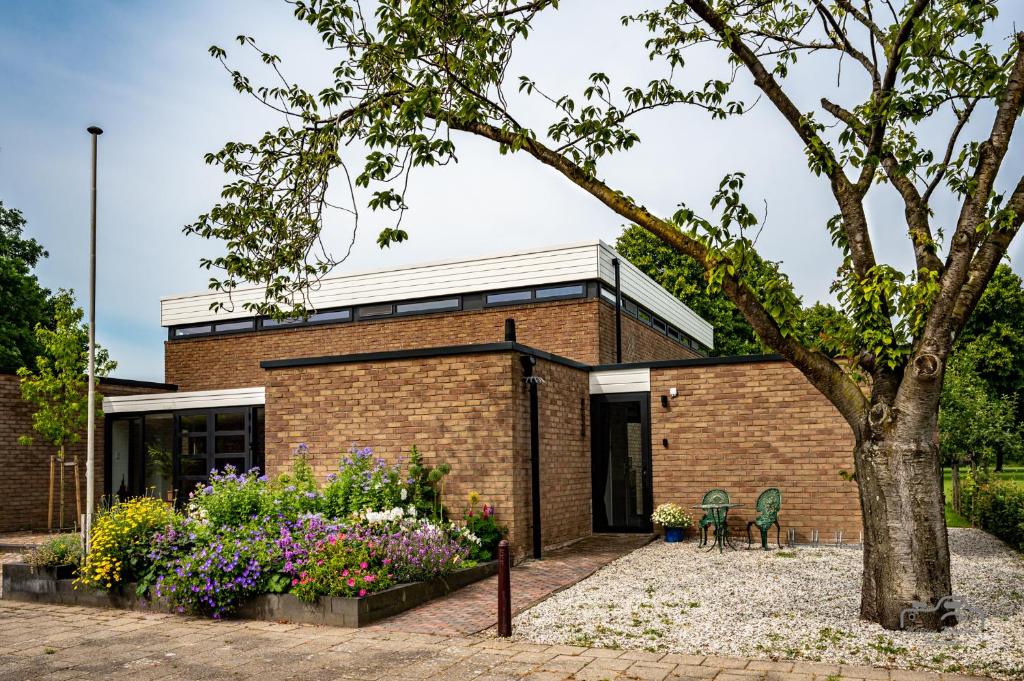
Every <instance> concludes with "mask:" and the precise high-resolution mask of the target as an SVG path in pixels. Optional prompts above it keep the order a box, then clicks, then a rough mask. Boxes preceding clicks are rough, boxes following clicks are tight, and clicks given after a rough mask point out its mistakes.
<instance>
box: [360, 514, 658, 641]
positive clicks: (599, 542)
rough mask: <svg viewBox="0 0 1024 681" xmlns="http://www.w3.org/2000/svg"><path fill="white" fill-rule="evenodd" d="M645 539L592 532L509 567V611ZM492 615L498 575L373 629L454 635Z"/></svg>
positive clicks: (488, 623)
mask: <svg viewBox="0 0 1024 681" xmlns="http://www.w3.org/2000/svg"><path fill="white" fill-rule="evenodd" d="M650 540H651V536H650V535H637V534H598V535H592V536H590V537H587V538H586V539H583V540H581V541H578V542H576V543H574V544H572V545H571V546H568V547H566V548H564V549H560V550H556V551H551V552H549V553H547V554H546V555H545V556H544V560H543V561H526V562H525V563H523V564H521V565H518V566H516V567H515V568H513V569H512V571H511V582H512V614H513V615H515V614H517V613H519V612H522V611H523V610H526V609H527V608H529V607H531V606H532V605H534V604H536V603H537V602H538V601H541V600H543V599H545V598H547V597H548V596H550V595H551V594H553V593H557V592H559V591H561V590H562V589H565V588H568V587H570V586H572V585H573V584H575V583H576V582H578V581H580V580H581V579H585V578H587V577H589V576H590V575H592V574H593V573H594V572H595V571H597V570H599V569H600V568H602V567H604V566H605V565H607V564H608V563H610V562H612V561H613V560H615V559H616V558H619V557H621V556H624V555H625V554H627V553H629V552H630V551H632V550H634V549H636V548H639V547H640V546H643V545H644V544H646V543H648V542H650ZM497 618H498V577H497V575H495V576H494V577H491V578H489V579H484V580H481V581H479V582H476V583H475V584H470V585H469V586H467V587H464V588H462V589H459V590H458V591H456V592H455V593H453V594H452V595H450V596H447V597H445V598H439V599H436V600H433V601H430V602H429V603H424V604H423V605H421V606H420V607H418V608H414V609H412V610H409V611H408V612H404V613H402V614H401V615H398V616H396V617H392V618H390V619H388V620H386V621H384V622H381V623H379V624H375V625H374V628H378V629H385V630H389V631H413V632H420V633H424V634H444V635H449V636H459V635H465V634H476V633H479V632H481V631H484V630H485V629H489V628H491V627H493V626H494V625H495V622H497Z"/></svg>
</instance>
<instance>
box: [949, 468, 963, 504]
mask: <svg viewBox="0 0 1024 681" xmlns="http://www.w3.org/2000/svg"><path fill="white" fill-rule="evenodd" d="M952 502H953V510H954V511H956V512H957V513H959V514H960V515H963V505H962V503H961V500H960V460H959V459H955V458H954V459H953V499H952Z"/></svg>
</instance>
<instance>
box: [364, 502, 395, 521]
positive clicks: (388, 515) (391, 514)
mask: <svg viewBox="0 0 1024 681" xmlns="http://www.w3.org/2000/svg"><path fill="white" fill-rule="evenodd" d="M404 513H405V512H404V511H403V510H402V509H401V508H400V507H398V506H395V507H394V508H393V509H391V510H390V511H367V512H366V514H365V516H364V517H365V518H366V522H368V523H370V524H371V525H375V524H377V523H388V522H393V521H395V520H401V519H402V516H403V515H404Z"/></svg>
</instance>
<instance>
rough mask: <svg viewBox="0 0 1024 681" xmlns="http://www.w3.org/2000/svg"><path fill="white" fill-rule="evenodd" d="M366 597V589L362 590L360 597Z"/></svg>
mask: <svg viewBox="0 0 1024 681" xmlns="http://www.w3.org/2000/svg"><path fill="white" fill-rule="evenodd" d="M365 595H366V589H360V590H359V597H360V598H362V597H363V596H365Z"/></svg>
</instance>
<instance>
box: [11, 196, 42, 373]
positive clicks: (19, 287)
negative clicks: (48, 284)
mask: <svg viewBox="0 0 1024 681" xmlns="http://www.w3.org/2000/svg"><path fill="white" fill-rule="evenodd" d="M24 226H25V218H24V216H23V215H22V214H21V211H19V210H17V209H14V208H4V204H3V202H2V201H0V369H8V370H14V369H18V368H20V367H23V366H28V367H33V366H34V363H35V359H36V355H38V354H39V351H40V347H39V344H38V343H37V342H36V337H35V332H34V330H35V327H36V324H40V323H46V322H47V320H52V319H53V306H52V304H51V302H50V291H49V290H47V289H45V288H43V287H42V286H40V285H39V280H38V279H37V278H36V276H35V275H34V274H32V269H33V268H34V267H35V266H36V265H37V264H38V263H39V260H40V259H41V258H45V257H47V253H46V251H45V250H43V247H42V246H40V245H39V243H38V242H37V241H36V240H35V239H26V238H24V237H23V236H22V230H23V228H24Z"/></svg>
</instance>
